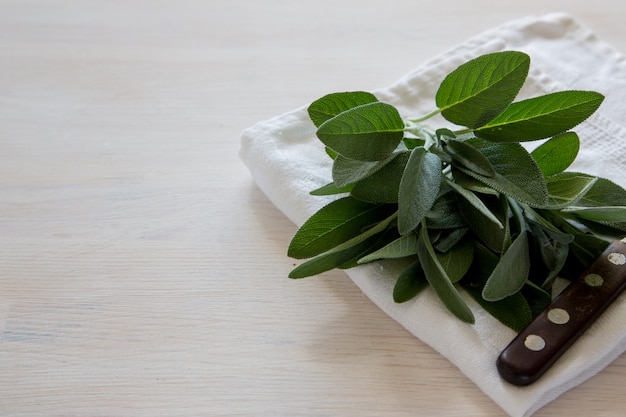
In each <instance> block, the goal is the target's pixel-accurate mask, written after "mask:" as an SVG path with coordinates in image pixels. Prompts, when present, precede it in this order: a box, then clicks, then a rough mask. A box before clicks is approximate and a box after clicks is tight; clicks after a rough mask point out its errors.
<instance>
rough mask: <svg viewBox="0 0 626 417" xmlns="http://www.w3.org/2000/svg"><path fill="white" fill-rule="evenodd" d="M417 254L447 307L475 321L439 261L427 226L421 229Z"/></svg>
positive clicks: (456, 314)
mask: <svg viewBox="0 0 626 417" xmlns="http://www.w3.org/2000/svg"><path fill="white" fill-rule="evenodd" d="M417 255H418V257H419V260H420V262H421V264H422V268H423V269H424V273H425V274H426V279H427V280H428V283H429V284H430V286H431V287H432V288H433V290H434V291H435V293H436V294H437V296H438V297H439V298H440V299H441V301H443V304H444V305H445V306H446V308H447V309H448V310H449V311H450V312H452V313H453V314H454V315H455V316H456V317H458V318H459V319H461V320H463V321H464V322H467V323H474V314H473V313H472V310H470V308H469V307H468V306H467V304H466V303H465V301H463V299H462V298H461V295H460V294H459V292H458V291H457V289H456V288H455V287H454V284H452V281H450V278H449V277H448V276H447V275H446V271H445V270H444V269H443V267H442V266H441V264H440V263H439V259H438V258H437V255H436V254H435V250H434V249H433V247H432V244H431V243H430V238H429V237H428V230H427V229H426V227H422V228H421V229H420V236H419V241H418V246H417Z"/></svg>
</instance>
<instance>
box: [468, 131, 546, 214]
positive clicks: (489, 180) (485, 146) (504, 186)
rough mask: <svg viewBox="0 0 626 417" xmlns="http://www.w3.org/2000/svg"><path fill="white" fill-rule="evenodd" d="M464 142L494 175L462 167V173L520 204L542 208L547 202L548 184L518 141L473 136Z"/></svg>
mask: <svg viewBox="0 0 626 417" xmlns="http://www.w3.org/2000/svg"><path fill="white" fill-rule="evenodd" d="M468 142H469V143H470V144H472V145H474V146H475V147H476V148H478V149H479V150H480V151H481V152H482V153H483V155H485V156H486V157H487V159H488V160H489V162H490V163H491V166H493V168H494V170H495V171H496V175H495V176H494V177H486V176H484V175H480V174H477V173H475V172H473V171H470V170H468V169H465V168H461V167H457V168H458V169H459V170H460V171H462V172H463V173H465V174H467V175H469V176H471V177H473V178H475V179H477V180H478V181H480V182H482V183H484V184H487V185H488V186H490V187H492V188H493V189H495V190H496V191H499V192H501V193H502V194H504V195H507V196H509V197H511V198H513V199H515V200H517V201H519V202H521V203H525V204H528V205H530V206H533V207H543V206H545V205H546V204H547V202H548V187H547V185H546V181H545V178H544V176H543V174H542V173H541V171H540V170H539V167H538V166H537V163H536V162H535V160H534V159H533V158H532V157H531V156H530V154H529V153H528V151H526V149H524V147H523V146H522V145H520V144H519V143H494V142H489V141H486V140H483V139H479V138H474V139H470V140H468Z"/></svg>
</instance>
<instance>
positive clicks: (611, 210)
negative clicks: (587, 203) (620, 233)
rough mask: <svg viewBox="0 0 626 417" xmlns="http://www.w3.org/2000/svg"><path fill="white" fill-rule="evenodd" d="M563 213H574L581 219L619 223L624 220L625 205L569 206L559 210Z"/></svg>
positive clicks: (625, 216) (625, 217) (625, 213)
mask: <svg viewBox="0 0 626 417" xmlns="http://www.w3.org/2000/svg"><path fill="white" fill-rule="evenodd" d="M561 211H562V212H565V213H575V214H576V215H577V216H579V217H582V218H583V219H588V220H593V221H596V222H607V223H620V222H626V206H604V207H580V206H570V207H566V208H564V209H562V210H561Z"/></svg>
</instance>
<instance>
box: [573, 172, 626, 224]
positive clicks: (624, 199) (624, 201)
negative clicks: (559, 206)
mask: <svg viewBox="0 0 626 417" xmlns="http://www.w3.org/2000/svg"><path fill="white" fill-rule="evenodd" d="M576 205H577V206H582V207H603V206H620V207H625V206H626V190H624V188H622V187H620V186H619V185H617V184H615V183H614V182H612V181H610V180H608V179H606V178H598V180H597V181H596V183H595V184H593V186H592V187H591V189H590V190H589V191H588V192H587V193H586V194H585V195H584V196H583V198H581V199H580V200H578V201H577V202H576ZM585 219H586V217H584V218H583V220H585ZM585 225H586V226H588V227H590V228H592V229H594V230H599V229H601V228H602V227H601V226H606V227H609V228H610V229H611V230H613V231H611V230H608V232H609V234H610V235H614V234H615V231H620V232H624V231H626V219H623V220H617V221H613V222H608V221H602V222H594V223H593V224H588V223H587V222H585ZM603 233H604V232H603Z"/></svg>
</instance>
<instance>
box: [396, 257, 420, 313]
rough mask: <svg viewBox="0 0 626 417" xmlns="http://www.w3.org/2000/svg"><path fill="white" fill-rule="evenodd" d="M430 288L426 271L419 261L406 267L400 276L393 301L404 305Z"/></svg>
mask: <svg viewBox="0 0 626 417" xmlns="http://www.w3.org/2000/svg"><path fill="white" fill-rule="evenodd" d="M427 286H428V281H426V276H425V275H424V270H423V269H422V266H421V265H420V262H419V260H417V261H415V262H413V263H412V264H410V265H409V266H408V267H406V268H405V269H404V270H403V271H402V272H401V273H400V275H399V276H398V280H397V281H396V285H395V286H394V287H393V300H394V301H395V302H396V303H404V302H407V301H409V300H411V299H413V298H414V297H415V296H416V295H417V294H419V293H420V292H421V291H422V290H423V289H424V288H426V287H427Z"/></svg>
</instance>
